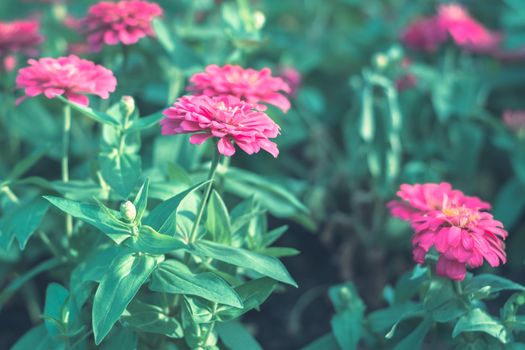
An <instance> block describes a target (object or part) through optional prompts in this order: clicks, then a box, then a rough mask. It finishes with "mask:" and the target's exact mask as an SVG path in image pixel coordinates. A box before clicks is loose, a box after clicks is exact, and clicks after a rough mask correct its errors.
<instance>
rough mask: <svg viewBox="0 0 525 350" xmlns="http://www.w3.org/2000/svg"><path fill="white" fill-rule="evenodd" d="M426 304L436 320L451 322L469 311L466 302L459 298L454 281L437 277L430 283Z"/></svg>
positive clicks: (425, 299)
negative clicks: (453, 284)
mask: <svg viewBox="0 0 525 350" xmlns="http://www.w3.org/2000/svg"><path fill="white" fill-rule="evenodd" d="M424 304H425V308H426V309H427V311H428V312H429V313H430V314H431V316H432V318H433V319H434V321H436V322H450V321H452V320H455V319H456V318H458V317H460V316H461V315H464V314H465V313H466V312H467V309H466V307H465V305H464V303H463V302H462V301H461V300H459V299H458V297H457V295H456V293H455V291H454V288H453V286H452V282H451V281H449V280H445V279H436V280H433V281H432V282H431V283H430V286H429V288H428V290H427V292H426V295H425V298H424Z"/></svg>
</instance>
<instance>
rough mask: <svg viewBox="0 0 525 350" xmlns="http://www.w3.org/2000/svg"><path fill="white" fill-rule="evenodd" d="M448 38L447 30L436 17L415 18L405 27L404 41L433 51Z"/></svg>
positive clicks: (416, 47) (411, 45)
mask: <svg viewBox="0 0 525 350" xmlns="http://www.w3.org/2000/svg"><path fill="white" fill-rule="evenodd" d="M446 40H447V32H446V31H445V30H443V28H442V27H441V26H440V25H439V24H438V21H437V20H436V18H435V17H430V18H429V17H423V18H420V19H417V20H415V21H414V22H412V23H411V24H409V26H408V27H407V28H406V29H405V31H404V33H403V35H402V41H403V42H404V43H405V45H406V46H408V47H410V48H412V49H416V50H421V51H428V52H432V51H435V50H436V49H437V48H438V47H439V46H440V45H441V44H443V43H444V42H445V41H446Z"/></svg>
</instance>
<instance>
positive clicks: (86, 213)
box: [44, 196, 130, 244]
mask: <svg viewBox="0 0 525 350" xmlns="http://www.w3.org/2000/svg"><path fill="white" fill-rule="evenodd" d="M44 198H45V199H47V200H48V201H49V202H50V203H51V204H53V205H54V206H55V207H57V208H58V209H60V210H62V211H63V212H66V213H68V214H70V215H72V216H73V217H75V218H77V219H79V220H82V221H84V222H85V223H87V224H90V225H92V226H95V227H96V228H98V229H99V230H100V231H102V232H104V233H105V234H106V235H108V237H109V238H111V239H112V240H113V241H115V242H116V243H117V244H120V243H122V242H123V241H124V240H125V239H126V238H128V237H129V236H130V230H129V228H128V227H127V226H126V225H125V224H124V223H121V222H118V221H115V220H114V219H113V218H112V217H111V216H109V215H108V214H106V213H105V212H104V210H102V209H101V208H99V207H98V206H97V205H96V204H90V203H80V202H76V201H72V200H69V199H64V198H59V197H52V196H45V197H44ZM106 209H107V210H110V211H111V209H109V208H106ZM111 212H113V214H114V215H113V216H114V217H118V216H119V213H118V212H117V211H111Z"/></svg>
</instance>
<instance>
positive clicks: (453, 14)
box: [437, 4, 501, 52]
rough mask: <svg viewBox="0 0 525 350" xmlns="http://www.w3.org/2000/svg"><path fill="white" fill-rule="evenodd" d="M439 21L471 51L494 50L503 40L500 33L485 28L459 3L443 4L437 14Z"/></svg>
mask: <svg viewBox="0 0 525 350" xmlns="http://www.w3.org/2000/svg"><path fill="white" fill-rule="evenodd" d="M437 22H438V24H439V26H440V27H441V28H443V30H446V31H447V32H448V33H449V34H450V36H451V37H452V40H454V42H455V43H456V44H457V45H458V46H461V47H464V48H466V49H468V50H471V51H475V52H490V51H494V50H495V49H497V48H498V46H499V44H500V42H501V35H500V34H498V33H494V32H492V31H490V30H488V29H487V28H485V27H484V26H483V25H482V24H480V23H479V22H478V21H476V20H475V19H474V18H472V17H471V16H470V14H469V13H468V11H467V10H466V9H465V8H463V7H462V6H460V5H458V4H447V5H441V6H440V7H439V10H438V14H437Z"/></svg>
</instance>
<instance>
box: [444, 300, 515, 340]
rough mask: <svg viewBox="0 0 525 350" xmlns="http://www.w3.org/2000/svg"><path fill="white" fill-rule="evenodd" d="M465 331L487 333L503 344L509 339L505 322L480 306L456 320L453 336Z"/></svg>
mask: <svg viewBox="0 0 525 350" xmlns="http://www.w3.org/2000/svg"><path fill="white" fill-rule="evenodd" d="M465 332H483V333H487V334H489V335H491V336H493V337H494V338H496V339H499V341H500V342H502V343H503V344H506V343H507V342H508V341H509V334H508V333H507V330H506V329H505V327H504V326H503V324H501V322H500V321H499V320H497V319H495V318H493V317H492V316H490V315H489V314H487V313H486V312H485V311H483V310H481V309H479V308H476V309H472V310H470V311H469V313H468V314H466V315H464V316H462V317H461V318H460V319H459V320H458V322H456V325H455V326H454V330H453V332H452V337H453V338H455V337H457V336H458V335H459V334H461V333H465Z"/></svg>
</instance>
